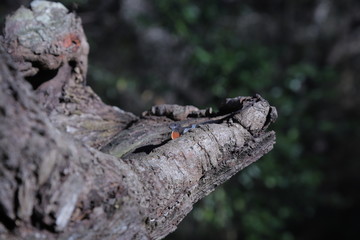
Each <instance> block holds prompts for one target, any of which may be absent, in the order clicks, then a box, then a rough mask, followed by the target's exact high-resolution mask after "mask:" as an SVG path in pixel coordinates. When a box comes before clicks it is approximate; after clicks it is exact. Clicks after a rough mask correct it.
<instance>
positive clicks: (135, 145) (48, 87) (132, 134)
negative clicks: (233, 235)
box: [0, 1, 277, 239]
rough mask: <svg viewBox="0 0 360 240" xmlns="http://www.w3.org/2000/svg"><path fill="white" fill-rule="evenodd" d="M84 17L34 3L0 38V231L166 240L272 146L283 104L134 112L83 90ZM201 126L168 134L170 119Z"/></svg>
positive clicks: (243, 101) (13, 235)
mask: <svg viewBox="0 0 360 240" xmlns="http://www.w3.org/2000/svg"><path fill="white" fill-rule="evenodd" d="M88 51H89V46H88V43H87V41H86V37H85V35H84V32H83V29H82V27H81V21H80V19H78V18H77V17H76V16H75V14H74V13H69V12H68V10H67V9H66V8H65V7H64V6H63V5H61V4H59V3H53V2H47V1H34V2H32V4H31V8H30V9H27V8H24V7H21V8H20V9H19V10H18V11H16V12H15V13H14V14H13V15H12V16H10V17H8V18H7V22H6V26H5V31H4V36H3V37H2V38H1V46H0V91H1V94H0V156H1V160H2V161H1V163H0V164H1V165H0V194H1V199H0V213H1V217H0V238H1V239H5V238H6V239H18V238H31V239H44V238H50V239H53V238H58V239H160V238H163V237H164V236H166V235H167V234H168V233H170V232H172V231H174V230H175V229H176V226H177V225H178V224H179V222H180V221H181V220H182V219H183V218H184V217H185V216H186V215H187V214H188V213H189V212H190V211H191V209H192V206H193V204H194V203H195V202H197V201H198V200H199V199H201V198H203V197H205V196H206V195H207V194H209V193H210V192H211V191H213V190H214V189H215V188H216V187H217V186H218V185H220V184H222V183H223V182H225V181H226V180H227V179H229V178H230V177H231V176H233V175H234V174H236V173H237V172H239V171H240V170H241V169H243V168H244V167H246V166H248V165H249V164H251V163H253V162H255V161H256V160H257V159H259V158H260V157H261V156H263V155H264V154H266V153H267V152H269V151H270V150H271V149H272V148H273V145H274V143H275V133H274V132H273V131H268V132H267V131H266V129H267V127H268V126H269V124H270V123H272V122H274V121H275V119H276V117H277V113H276V109H275V108H274V107H272V106H270V105H269V103H268V102H267V101H266V100H265V99H263V98H261V96H259V95H256V96H254V97H237V98H233V99H227V100H226V101H225V102H224V104H223V105H222V106H221V108H220V111H219V112H218V113H213V112H212V110H211V109H204V110H200V109H198V108H196V107H194V106H178V105H160V106H154V107H153V108H152V109H150V110H149V111H147V112H144V113H143V114H142V116H139V117H137V116H135V115H133V114H131V113H128V112H124V111H122V110H120V109H118V108H116V107H112V106H107V105H105V104H104V103H103V102H102V101H101V100H100V99H99V97H98V96H97V95H96V94H95V93H94V92H93V91H92V90H91V89H90V87H88V86H86V71H87V54H88ZM174 122H176V123H178V124H180V125H182V126H187V125H191V124H197V125H196V126H197V127H196V128H193V129H191V130H190V131H188V132H186V133H184V134H183V135H182V136H181V137H180V138H177V139H174V140H171V139H170V131H171V130H170V128H169V125H170V124H171V123H174Z"/></svg>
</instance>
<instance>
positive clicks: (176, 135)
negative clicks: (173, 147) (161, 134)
mask: <svg viewBox="0 0 360 240" xmlns="http://www.w3.org/2000/svg"><path fill="white" fill-rule="evenodd" d="M178 137H180V133H179V132H171V139H173V140H174V139H176V138H178Z"/></svg>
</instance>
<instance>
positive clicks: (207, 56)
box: [156, 0, 345, 240]
mask: <svg viewBox="0 0 360 240" xmlns="http://www.w3.org/2000/svg"><path fill="white" fill-rule="evenodd" d="M219 4H220V3H219V1H190V0H182V1H166V0H158V1H156V5H157V7H158V8H157V9H158V11H159V14H160V15H161V17H160V21H161V22H160V24H161V25H162V26H165V27H167V29H168V30H169V31H171V32H173V33H174V34H176V35H178V36H181V38H182V39H183V40H184V41H185V42H186V43H187V44H189V45H190V46H192V49H193V51H192V56H191V58H190V60H189V62H188V66H187V67H188V68H189V69H191V72H192V77H193V79H194V81H193V83H194V86H195V87H196V88H200V89H204V91H205V92H210V93H211V95H212V96H213V101H214V103H215V102H216V101H217V100H218V99H219V98H220V99H222V98H224V97H234V96H238V95H251V94H253V93H255V92H257V93H260V94H261V95H263V96H264V97H265V98H266V99H268V100H269V101H270V103H271V104H272V105H274V106H276V107H277V109H278V112H279V119H278V121H277V122H276V123H275V126H274V130H275V131H276V132H277V144H276V145H275V149H274V150H273V151H272V152H271V153H269V154H268V155H267V156H265V157H263V159H261V160H260V161H259V162H258V163H256V164H254V165H252V166H250V167H248V168H247V169H245V170H244V171H242V172H241V173H240V174H239V175H238V176H237V178H234V179H232V180H231V181H230V182H228V183H227V184H225V186H224V187H220V188H218V189H217V190H216V191H215V192H214V193H212V194H211V195H209V196H208V197H207V198H205V199H204V200H202V201H201V202H200V203H199V204H198V206H197V207H196V208H195V209H194V211H193V212H192V216H190V217H188V220H187V221H195V222H196V225H197V226H199V228H197V229H196V234H195V236H196V238H198V239H200V238H203V239H205V238H214V239H217V238H218V237H219V236H218V235H217V234H219V235H221V234H225V236H229V237H228V239H235V238H237V237H239V238H241V239H245V240H258V239H284V240H292V239H295V237H296V235H297V234H301V233H300V231H301V230H299V229H300V228H296V226H297V224H299V223H304V222H306V221H309V219H311V218H313V217H314V216H316V214H317V211H318V210H317V209H320V208H321V207H322V206H323V205H324V203H325V204H327V205H328V206H329V205H330V206H331V207H334V208H336V209H339V208H341V207H342V206H343V204H344V201H345V200H344V199H343V198H342V197H341V195H340V194H339V193H334V192H331V193H329V192H326V191H325V190H323V186H324V181H325V176H324V171H323V168H324V166H326V164H327V159H328V157H329V156H328V155H326V154H324V153H325V152H324V151H326V148H327V146H321V145H322V144H324V145H327V144H329V143H327V142H326V140H324V139H325V138H326V137H327V136H328V135H331V134H334V131H336V123H335V121H334V119H332V118H329V117H328V112H329V111H330V109H326V108H324V107H323V106H324V103H325V102H327V104H331V103H335V101H336V92H335V88H334V85H335V80H336V78H337V77H338V76H337V73H336V72H335V70H334V69H331V68H329V67H326V66H321V65H315V64H314V63H311V62H309V61H307V60H306V56H303V59H304V60H301V61H299V60H295V59H294V60H293V61H292V62H289V63H286V64H284V62H283V61H284V60H282V59H284V58H286V57H284V56H282V55H281V54H280V53H279V52H286V51H287V48H289V46H286V45H285V46H281V45H269V44H264V43H263V42H261V41H256V39H255V40H254V41H251V42H245V41H241V40H240V39H237V38H236V33H235V32H234V30H235V29H236V23H234V22H231V21H225V20H224V18H225V19H226V17H227V18H229V17H231V16H234V15H236V14H239V15H240V14H242V13H244V12H246V11H248V10H249V8H247V7H245V6H244V5H240V4H238V5H236V6H237V7H234V8H231V9H230V8H226V7H219ZM239 6H240V7H239ZM225 16H226V17H225ZM224 22H225V23H226V24H224ZM284 65H285V66H286V68H284V69H282V66H284ZM185 224H186V223H184V225H185ZM300 225H301V224H300ZM179 231H181V227H180V230H179ZM192 234H194V233H192ZM176 236H177V235H176V234H175V235H172V236H170V237H169V239H171V237H174V238H176ZM192 236H193V235H192Z"/></svg>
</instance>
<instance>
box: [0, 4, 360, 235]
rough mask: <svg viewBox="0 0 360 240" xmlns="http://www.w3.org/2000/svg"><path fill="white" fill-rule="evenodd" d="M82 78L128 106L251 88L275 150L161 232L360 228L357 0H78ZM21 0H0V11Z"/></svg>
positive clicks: (198, 100)
mask: <svg viewBox="0 0 360 240" xmlns="http://www.w3.org/2000/svg"><path fill="white" fill-rule="evenodd" d="M60 2H62V3H63V4H64V5H65V6H67V7H68V8H69V9H71V11H76V12H77V13H78V14H79V16H80V17H81V19H82V21H83V26H84V28H85V32H86V34H87V37H88V41H89V43H90V60H89V73H88V83H89V85H91V86H92V87H93V88H94V90H95V92H97V93H98V94H99V95H100V96H101V97H102V99H103V100H104V101H105V102H106V103H109V104H112V105H117V106H119V107H121V108H123V109H124V110H127V111H131V112H134V113H136V114H139V113H141V112H142V111H144V110H146V109H148V108H149V107H150V106H152V105H154V104H160V103H177V104H192V105H196V106H198V107H208V106H216V105H217V104H218V103H219V101H220V100H221V99H224V98H225V97H235V96H238V95H253V94H255V93H259V94H260V95H262V96H263V97H264V98H265V99H267V100H268V101H269V102H270V103H271V104H272V105H274V106H276V107H277V109H278V112H279V119H278V121H277V122H276V123H275V124H274V125H273V127H272V128H273V129H274V130H275V131H276V132H277V144H276V145H275V148H274V150H273V151H272V152H270V153H269V154H268V155H267V156H265V157H263V158H262V159H261V160H259V161H258V162H257V163H255V164H253V165H252V166H250V167H248V168H247V169H245V170H244V171H242V172H241V173H239V174H237V175H236V176H234V177H233V178H232V179H231V180H230V181H229V182H227V183H226V184H224V185H223V186H221V187H219V188H218V189H217V190H216V191H215V192H213V193H212V194H210V195H209V196H208V197H206V198H205V199H203V200H202V201H200V202H199V203H197V204H196V206H195V208H194V210H193V211H192V212H191V213H190V214H189V215H188V216H187V217H186V218H185V220H184V221H183V222H182V223H181V224H180V225H179V228H178V229H177V230H176V232H174V233H172V234H170V235H169V236H168V237H167V238H166V239H167V240H171V239H226V240H233V239H244V240H261V239H280V240H293V239H310V240H312V239H314V240H315V239H360V219H359V215H360V207H359V204H358V203H359V200H360V188H359V187H360V173H359V172H360V158H359V155H360V140H359V135H360V126H359V121H360V108H359V105H360V81H359V80H360V79H359V76H360V1H359V0H341V1H337V0H273V1H250V0H238V1H237V0H206V1H203V0H176V1H170V0H153V1H146V0H102V1H95V0H77V1H65V0H63V1H60ZM21 4H24V5H25V6H28V4H29V1H25V0H23V1H21V0H2V1H1V2H0V17H1V23H2V26H3V23H4V20H5V15H6V14H8V13H10V12H12V11H14V10H15V9H17V8H18V7H19V6H20V5H21Z"/></svg>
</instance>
